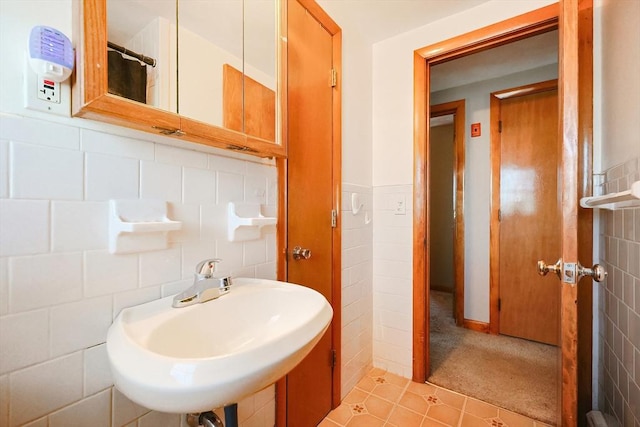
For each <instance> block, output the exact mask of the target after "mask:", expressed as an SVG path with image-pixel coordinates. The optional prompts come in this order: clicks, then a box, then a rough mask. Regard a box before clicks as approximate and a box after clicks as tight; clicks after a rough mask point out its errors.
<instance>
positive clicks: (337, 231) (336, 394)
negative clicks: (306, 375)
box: [276, 0, 342, 427]
mask: <svg viewBox="0 0 640 427" xmlns="http://www.w3.org/2000/svg"><path fill="white" fill-rule="evenodd" d="M289 1H298V3H300V4H301V5H302V7H304V8H305V9H306V10H307V12H308V13H309V14H311V15H312V16H313V17H314V18H315V19H316V20H317V21H318V22H319V23H320V24H321V25H322V26H323V27H324V29H325V30H327V32H328V33H329V34H331V36H332V47H333V49H332V54H333V57H332V62H333V68H334V70H335V71H336V73H337V76H338V78H337V79H336V85H335V86H334V87H333V92H332V93H333V99H332V111H333V116H332V122H333V129H332V151H333V160H332V169H333V172H332V182H331V187H332V189H333V206H332V209H334V210H335V211H336V212H337V213H338V216H337V224H336V227H335V228H333V235H332V250H331V260H332V261H331V263H332V273H331V276H332V279H331V281H332V283H331V293H332V301H330V302H331V306H332V308H333V319H332V321H331V326H330V328H331V336H332V343H331V344H332V347H333V349H334V350H335V355H336V358H335V366H334V367H333V375H332V379H331V380H332V390H331V407H332V409H333V408H336V407H338V405H339V404H340V399H341V386H342V384H341V378H342V375H341V374H342V372H341V362H342V346H341V342H342V237H341V236H342V217H341V211H340V207H341V196H342V78H341V77H342V29H341V28H340V27H339V26H338V24H336V23H335V21H334V20H333V19H332V18H331V17H330V16H329V15H328V14H327V13H326V12H325V11H324V10H323V9H322V8H321V7H320V5H318V3H316V2H315V0H289ZM281 3H282V4H283V5H285V7H286V3H287V2H286V1H283V2H281ZM285 18H286V17H285ZM283 22H284V23H283V25H284V29H283V30H284V33H283V34H284V36H285V37H286V35H287V33H286V22H287V21H286V19H284V20H283ZM283 51H284V52H283V55H286V49H283ZM282 62H283V63H284V64H285V66H286V59H285V60H283V61H282ZM284 75H286V73H285V74H284ZM327 80H328V77H327ZM283 87H285V88H286V84H285V85H283ZM285 96H286V95H285ZM282 117H283V121H282V122H283V128H282V132H283V136H284V134H287V131H288V127H287V111H286V110H285V111H283V112H282ZM287 139H288V138H287ZM288 143H293V141H291V140H290V139H288ZM287 162H288V160H287V158H277V159H276V168H277V171H278V224H277V231H276V235H277V236H276V239H277V243H276V246H277V254H278V255H277V261H276V262H277V277H278V280H283V281H286V280H287V227H288V207H287V194H288V181H287V176H288V175H287V168H288V163H287ZM286 425H287V382H286V377H284V378H282V379H280V380H279V381H278V382H277V383H276V426H278V427H285V426H286Z"/></svg>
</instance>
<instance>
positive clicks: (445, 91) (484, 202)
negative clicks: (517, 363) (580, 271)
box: [414, 12, 558, 423]
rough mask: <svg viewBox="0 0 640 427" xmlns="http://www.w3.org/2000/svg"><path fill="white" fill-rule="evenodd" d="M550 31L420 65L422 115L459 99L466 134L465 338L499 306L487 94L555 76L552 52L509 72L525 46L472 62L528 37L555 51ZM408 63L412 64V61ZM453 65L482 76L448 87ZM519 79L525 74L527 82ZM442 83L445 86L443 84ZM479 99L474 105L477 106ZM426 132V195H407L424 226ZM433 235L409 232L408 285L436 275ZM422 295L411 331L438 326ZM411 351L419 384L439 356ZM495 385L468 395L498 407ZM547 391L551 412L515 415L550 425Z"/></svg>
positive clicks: (431, 201) (537, 26) (482, 327)
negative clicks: (415, 250)
mask: <svg viewBox="0 0 640 427" xmlns="http://www.w3.org/2000/svg"><path fill="white" fill-rule="evenodd" d="M549 15H550V16H553V13H552V12H550V13H549ZM536 18H540V16H537V17H536ZM521 24H522V23H521V22H520V25H521ZM556 28H557V22H554V21H553V18H549V19H540V20H537V21H536V22H535V23H533V22H531V23H528V24H527V26H526V29H523V28H519V31H522V32H521V33H520V34H518V35H517V36H514V35H513V34H514V33H511V37H505V36H503V37H505V38H504V39H502V40H500V41H499V42H495V38H496V37H499V35H497V34H492V35H491V36H490V37H489V36H486V35H485V37H484V38H482V37H481V38H480V40H482V41H481V42H478V43H479V44H482V43H484V45H482V46H481V47H480V49H479V50H481V51H482V52H481V53H478V52H476V47H477V46H473V43H471V44H470V45H471V46H472V47H467V46H465V47H463V48H457V49H458V50H456V49H453V48H451V45H450V46H448V47H449V49H451V51H449V52H447V51H446V50H445V53H444V54H443V56H442V57H439V58H438V59H434V60H433V63H431V62H429V61H427V67H426V70H425V71H426V73H425V76H424V78H425V80H426V82H425V87H426V88H428V91H429V95H430V96H429V102H430V104H431V106H430V107H429V108H425V117H430V116H431V112H432V111H433V109H434V108H436V105H439V104H440V103H445V102H450V101H451V100H452V99H464V100H466V114H467V116H466V117H467V120H466V122H464V123H463V124H462V126H463V128H462V132H463V133H464V132H465V131H468V133H467V135H466V137H465V139H466V148H465V150H464V154H465V156H466V162H465V163H464V164H463V171H464V178H463V180H464V181H463V182H462V188H463V190H464V195H465V196H464V202H463V206H464V208H465V209H464V212H465V217H466V221H465V224H464V226H465V228H466V230H467V231H468V233H466V235H465V236H464V237H463V238H462V242H461V243H462V247H464V250H463V252H462V254H463V261H462V262H461V263H460V264H459V266H460V267H461V270H462V275H463V277H464V280H465V281H466V286H465V287H464V288H463V292H462V293H461V294H462V296H463V297H462V300H461V301H460V302H461V304H460V305H461V306H462V309H461V314H460V316H457V317H456V322H455V323H456V324H457V325H464V326H466V327H467V328H465V329H466V331H464V332H465V333H469V332H470V331H469V330H468V329H471V330H472V331H481V332H485V333H489V332H494V331H493V330H492V328H491V326H492V324H491V319H490V311H491V309H492V308H493V306H494V304H499V301H495V302H494V301H493V299H492V298H491V295H490V287H489V282H490V273H491V271H490V256H489V254H490V253H492V252H493V251H494V250H497V249H498V248H494V247H493V246H491V244H490V231H491V232H492V230H490V220H491V218H490V212H491V195H492V183H491V159H492V155H491V149H490V148H491V133H492V132H491V129H492V122H491V121H490V120H489V101H490V94H491V93H492V92H496V91H498V90H504V89H508V88H511V87H515V86H519V85H523V84H527V83H532V82H536V81H540V80H547V79H550V78H556V77H557V73H558V63H557V53H556V54H554V55H553V61H552V63H542V64H540V63H536V64H532V63H529V64H526V65H523V66H522V68H515V67H514V66H513V65H512V64H511V63H510V62H509V61H507V59H509V60H510V59H511V56H515V54H514V53H513V52H514V50H515V51H516V52H517V51H518V50H520V51H522V52H531V49H530V48H529V47H530V46H529V47H527V48H518V47H516V48H515V49H514V50H512V51H511V53H506V54H505V53H504V52H501V55H502V57H500V56H498V57H495V56H494V57H493V59H492V61H493V63H491V64H490V65H489V66H483V65H479V64H480V62H481V60H480V59H478V58H480V57H481V56H483V55H484V56H489V55H491V54H492V51H500V50H502V51H504V50H505V49H506V50H508V49H513V45H514V44H515V43H516V42H517V43H525V44H526V43H529V44H531V40H534V39H541V38H542V39H544V38H545V37H546V38H547V39H552V42H551V44H552V45H553V46H554V47H555V48H556V49H557V46H558V41H557V33H555V32H553V30H555V29H556ZM510 31H513V29H510ZM502 34H504V33H502ZM492 38H494V42H495V43H491V42H488V41H487V40H488V39H492ZM547 41H548V40H547ZM467 42H468V41H467ZM425 50H427V48H425ZM431 51H435V49H431ZM529 56H533V55H529ZM505 58H506V59H505ZM416 59H417V60H418V58H416ZM505 63H506V64H505ZM455 67H458V68H464V69H465V70H473V71H474V72H477V71H478V69H479V68H483V69H482V70H481V71H482V72H483V73H487V70H489V71H488V74H482V75H481V76H480V78H478V76H473V77H472V79H475V80H470V81H466V82H463V83H460V82H453V83H452V82H451V81H447V79H449V80H451V79H452V78H453V77H454V76H455V75H456V72H454V68H455ZM439 68H442V70H443V72H440V73H439ZM500 68H504V69H505V70H502V69H500ZM539 68H544V69H542V70H539ZM530 69H536V71H535V72H529V70H530ZM550 70H551V72H552V74H545V73H548V72H549V71H550ZM527 74H533V77H532V76H530V75H527ZM540 75H542V76H543V77H542V78H540V77H539V76H540ZM443 76H444V77H443ZM418 77H419V75H418V74H416V79H417V78H418ZM523 79H525V80H523ZM526 79H529V80H526ZM442 81H445V83H444V84H445V87H442ZM479 82H480V83H479ZM446 85H449V86H446ZM473 86H476V89H477V87H478V86H483V87H482V90H483V92H479V91H478V90H476V92H473ZM469 91H471V92H472V93H471V95H470V94H469ZM480 99H481V101H479V100H480ZM434 104H436V105H434ZM417 108H418V106H417V105H416V109H417ZM416 116H418V114H416ZM417 130H418V129H417ZM433 131H434V129H433V128H427V129H425V133H426V135H416V141H418V138H424V140H426V141H427V144H426V146H425V147H424V149H425V152H424V154H421V153H417V156H416V157H419V156H420V155H422V156H424V157H426V165H425V169H426V170H425V175H426V182H427V185H426V188H427V189H428V191H427V192H426V194H423V195H421V196H419V194H418V189H417V188H416V194H415V198H416V200H417V202H416V203H415V206H416V207H417V210H418V211H419V210H420V208H421V207H422V206H425V210H424V212H422V214H423V215H424V217H423V218H424V221H425V222H426V223H427V224H432V220H433V218H434V216H436V217H437V216H438V213H441V212H438V211H439V210H440V209H441V208H442V207H441V206H440V204H439V203H438V202H437V200H436V199H435V198H434V196H435V194H434V193H433V191H432V188H433V184H434V181H436V180H435V179H434V176H433V173H432V168H433V167H435V166H436V163H437V161H436V159H434V158H432V157H431V156H432V153H433V147H432V146H431V145H432V144H433V142H434V136H437V135H436V133H434V132H433ZM472 131H474V136H471V132H472ZM419 148H420V147H418V146H416V149H417V150H418V149H419ZM416 166H418V162H416ZM416 186H417V184H416ZM420 197H422V198H424V199H425V200H424V205H423V204H422V203H420V201H419V198H420ZM419 214H420V212H416V216H418V217H419V216H420V215H419ZM415 220H416V218H415V217H414V222H415ZM438 231H441V230H436V229H433V227H431V228H429V229H427V230H425V232H424V235H420V232H421V230H420V227H418V228H417V229H415V234H414V238H415V241H414V242H416V244H415V245H414V247H418V244H417V242H418V241H419V239H420V240H422V241H425V242H426V245H425V246H423V247H424V249H425V252H424V254H425V255H426V256H428V257H429V258H428V259H426V258H425V259H424V260H423V263H422V265H420V261H417V262H415V263H414V280H416V278H419V279H418V280H420V281H424V283H427V284H429V285H428V286H427V287H426V289H427V290H429V289H430V287H431V281H432V280H433V271H434V270H438V269H440V268H441V267H442V263H441V262H438V261H437V260H435V259H433V258H434V257H433V255H432V253H433V252H434V251H436V250H439V249H440V246H439V245H438V243H436V240H435V239H436V238H437V234H438ZM417 256H418V254H416V257H417ZM534 265H535V264H534ZM534 274H535V270H534ZM423 297H424V303H423V304H424V306H425V307H424V309H425V311H426V312H427V313H428V316H429V317H427V316H426V315H425V316H424V320H421V319H417V318H415V317H414V328H415V326H416V323H418V322H422V321H424V322H426V323H427V324H428V325H429V326H428V327H434V326H435V327H436V328H437V327H438V323H437V321H436V325H431V324H430V321H431V320H432V319H435V317H434V315H437V311H438V310H437V307H436V309H433V308H434V304H433V303H436V302H438V301H435V298H434V301H431V298H430V296H429V291H427V292H425V293H424V294H423ZM417 304H420V302H419V301H414V313H415V312H416V308H417ZM430 307H431V308H432V310H430ZM432 311H433V313H432ZM427 313H425V314H427ZM440 326H442V325H440ZM454 326H455V325H454ZM419 327H420V324H418V328H419ZM428 327H427V328H425V329H424V331H425V335H427V336H426V337H425V338H426V339H425V341H427V342H429V340H430V338H431V337H430V334H429V332H428ZM418 328H415V329H418ZM459 329H461V328H459ZM496 333H497V331H496ZM434 335H435V334H434ZM450 335H452V334H450ZM479 335H480V338H481V339H480V340H479V343H480V344H478V345H480V346H482V345H485V344H486V343H488V342H490V341H486V340H485V339H484V338H487V339H491V338H497V337H490V336H488V335H484V334H479ZM500 338H505V340H502V341H501V342H500V344H499V346H500V347H505V346H506V344H505V343H504V342H505V341H506V337H500ZM494 341H495V340H494ZM414 342H415V341H414ZM449 344H451V343H449ZM416 347H418V346H414V360H426V364H425V366H426V368H425V372H424V375H425V379H426V378H429V380H430V381H432V377H430V376H429V374H430V373H431V372H429V370H428V369H429V367H431V368H432V369H436V368H437V366H434V364H435V363H440V360H436V359H437V358H436V357H434V356H440V355H438V354H436V353H434V355H433V356H431V355H430V354H429V351H432V352H433V351H434V349H433V348H429V349H427V350H426V351H425V354H422V355H420V354H419V351H420V349H419V348H418V349H416ZM416 350H417V352H416ZM490 351H491V348H490V346H488V347H487V348H486V352H485V353H486V354H487V356H486V358H487V359H490V358H491V357H490V355H489V353H488V352H490ZM556 351H557V350H555V349H553V350H552V352H550V353H549V354H550V357H548V359H550V360H551V363H552V366H551V369H548V371H549V373H550V376H551V377H550V378H548V377H545V378H546V379H548V380H549V381H547V383H551V384H552V383H553V382H554V380H555V373H556V371H557V369H556V357H555V352H556ZM467 353H469V352H467ZM452 354H453V353H451V354H450V355H449V356H451V355H452ZM482 357H485V356H479V358H482ZM432 358H433V359H432ZM480 362H481V360H479V359H477V364H480ZM463 363H467V365H466V366H464V365H463V366H459V367H458V368H457V372H456V374H459V373H460V372H462V371H465V370H469V365H471V364H473V363H474V361H473V360H468V359H467V361H466V362H463ZM487 363H488V365H487V366H491V367H495V365H496V364H495V363H494V362H492V361H491V360H488V362H487ZM522 366H523V365H521V368H520V369H526V366H525V367H524V368H523V367H522ZM414 368H416V366H415V365H414ZM416 373H418V374H420V373H419V372H416V370H414V379H416V378H415V376H416ZM436 373H437V372H436ZM516 374H519V373H516ZM480 376H481V375H480ZM416 380H418V379H416ZM433 382H435V383H436V384H438V385H442V384H439V383H438V382H436V381H435V380H433ZM525 386H526V385H525ZM496 387H498V388H499V385H496V384H494V383H491V382H490V381H488V382H487V384H486V390H485V393H484V394H482V392H480V395H478V394H476V395H475V396H474V397H478V398H480V399H482V398H484V400H488V401H490V402H491V403H497V404H499V406H505V405H504V404H501V403H502V402H499V401H498V402H496V401H495V400H494V401H492V400H490V399H486V398H487V392H489V391H490V390H491V389H493V388H496ZM481 389H482V387H481ZM454 390H455V388H454ZM457 391H463V392H465V391H466V390H457ZM511 394H515V393H511ZM543 394H544V393H543ZM548 394H550V395H551V398H550V401H545V402H542V406H545V405H546V406H551V411H550V412H549V413H547V414H546V415H543V416H541V415H538V414H532V413H531V412H527V411H525V410H524V409H522V410H520V411H518V412H521V413H523V414H525V415H528V416H532V415H533V416H534V418H538V419H541V418H544V421H546V422H549V423H554V422H555V414H556V412H555V409H556V408H555V402H556V398H555V395H556V393H555V387H553V386H551V393H548ZM472 396H473V395H472ZM545 397H547V398H548V397H549V396H545ZM520 403H522V404H523V407H524V408H526V403H524V402H520ZM514 409H515V408H514Z"/></svg>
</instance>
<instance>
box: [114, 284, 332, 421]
mask: <svg viewBox="0 0 640 427" xmlns="http://www.w3.org/2000/svg"><path fill="white" fill-rule="evenodd" d="M172 301H173V296H171V297H166V298H162V299H159V300H156V301H152V302H149V303H146V304H142V305H138V306H135V307H130V308H126V309H124V310H122V312H121V313H120V314H119V315H118V317H117V318H116V319H115V320H114V322H113V324H112V325H111V327H110V328H109V333H108V334H107V354H108V356H109V362H110V364H111V370H112V373H113V380H114V384H115V386H116V388H117V389H118V390H120V391H121V392H122V393H123V394H124V395H125V396H127V397H128V398H129V399H131V400H132V401H134V402H136V403H138V404H140V405H142V406H144V407H147V408H149V409H154V410H158V411H162V412H173V413H188V412H204V411H208V410H211V409H214V408H219V407H222V406H224V405H227V404H231V403H236V402H238V401H239V400H240V399H242V398H243V397H245V396H248V395H250V394H252V393H254V392H257V391H259V390H261V389H262V388H264V387H266V386H268V385H270V384H272V383H274V382H275V381H277V380H278V379H280V378H282V377H283V376H284V375H286V374H287V373H288V372H289V371H290V370H291V369H293V368H294V367H295V366H296V365H297V364H298V363H299V362H300V361H302V359H303V358H304V357H305V356H306V355H307V354H308V353H309V351H311V349H312V348H313V347H314V346H315V344H316V343H317V342H318V341H319V340H320V338H321V337H322V334H323V333H324V331H326V329H327V327H328V326H329V322H330V321H331V318H332V316H333V310H332V309H331V306H330V305H329V303H328V302H327V300H326V299H325V298H324V296H322V295H321V294H320V293H318V292H316V291H314V290H313V289H310V288H306V287H304V286H299V285H294V284H292V283H285V282H277V281H273V280H263V279H249V278H234V279H233V286H232V287H231V291H230V292H229V293H228V294H226V295H224V296H222V297H220V298H218V299H215V300H211V301H208V302H205V303H202V304H194V305H192V306H188V307H183V308H173V307H172V306H171V303H172Z"/></svg>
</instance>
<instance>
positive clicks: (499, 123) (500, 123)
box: [498, 120, 502, 133]
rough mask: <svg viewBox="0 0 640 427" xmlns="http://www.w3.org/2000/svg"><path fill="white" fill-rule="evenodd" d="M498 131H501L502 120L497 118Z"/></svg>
mask: <svg viewBox="0 0 640 427" xmlns="http://www.w3.org/2000/svg"><path fill="white" fill-rule="evenodd" d="M498 133H502V120H498Z"/></svg>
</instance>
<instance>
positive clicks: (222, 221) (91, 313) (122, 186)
mask: <svg viewBox="0 0 640 427" xmlns="http://www.w3.org/2000/svg"><path fill="white" fill-rule="evenodd" d="M65 123H66V124H65ZM65 123H62V124H61V123H51V122H48V121H45V120H39V119H34V118H21V117H16V116H10V115H0V426H3V427H4V426H10V427H13V426H22V425H25V426H27V425H28V426H47V425H48V426H49V427H58V426H60V427H62V426H79V425H92V426H105V427H110V426H123V425H130V426H135V427H146V426H154V427H156V426H167V427H180V426H182V427H184V426H185V425H186V424H185V423H184V421H183V420H182V417H181V416H179V415H176V414H164V413H160V412H153V411H151V412H150V411H149V410H148V409H146V408H142V407H140V406H139V405H136V404H135V403H133V402H131V401H129V400H128V399H127V398H126V397H125V396H123V395H121V394H120V393H119V392H117V391H116V390H115V389H114V388H113V386H112V385H113V383H112V379H111V373H110V371H109V365H108V361H107V355H106V350H105V344H104V342H105V339H106V334H107V330H108V327H109V325H110V324H111V322H112V321H113V318H114V317H115V316H116V315H117V314H118V313H119V312H120V310H121V309H123V308H125V307H129V306H131V305H136V304H140V303H144V302H147V301H151V300H155V299H158V298H160V297H162V296H167V295H171V294H173V293H176V292H178V291H181V290H183V289H184V288H186V287H187V286H189V285H190V284H191V281H192V279H193V271H194V268H195V265H196V264H197V263H198V262H199V261H201V260H203V259H205V258H210V257H219V258H222V259H223V262H222V263H221V265H220V270H221V271H224V272H226V273H229V274H232V275H234V276H239V275H243V276H251V277H262V278H270V279H274V278H275V277H276V255H275V254H276V239H275V233H274V229H273V228H272V229H271V230H266V229H265V232H264V233H263V235H262V238H261V239H260V240H257V241H251V242H239V243H236V242H233V243H231V242H228V241H227V227H226V223H227V202H229V201H234V202H256V203H263V204H269V206H268V208H269V209H271V210H272V211H273V212H272V213H273V214H275V211H276V204H277V173H276V169H275V167H274V166H273V164H272V163H271V162H268V161H267V162H263V163H256V162H261V161H260V160H259V159H253V158H250V157H239V158H226V157H222V156H219V155H215V154H211V153H208V152H204V151H202V152H201V151H194V150H189V149H184V148H177V147H174V146H168V145H163V144H161V143H158V142H153V141H158V137H157V136H153V137H149V136H146V135H145V134H142V133H138V132H134V131H125V133H126V134H127V135H131V136H122V135H115V134H112V133H111V132H112V131H115V130H116V129H117V128H112V127H109V126H107V125H104V132H101V131H98V130H93V129H85V128H84V127H83V126H84V125H83V124H82V121H80V120H78V121H76V120H67V121H65ZM92 127H95V126H92ZM117 132H118V133H122V132H123V131H122V130H117ZM195 148H196V147H194V149H195ZM113 198H124V199H138V198H145V199H161V200H166V201H167V202H169V216H170V218H172V219H176V220H180V221H183V223H184V224H183V225H184V226H183V229H182V230H180V231H176V232H171V233H170V245H169V248H168V249H166V250H159V251H153V252H144V253H133V254H124V255H113V254H110V253H109V251H108V209H109V205H108V200H109V199H113ZM230 321H233V319H230ZM274 393H275V389H274V387H269V388H267V389H265V390H264V391H261V392H259V393H257V394H256V395H254V396H250V397H248V398H247V399H245V400H243V401H242V402H240V414H241V415H240V421H241V423H240V425H241V426H243V427H266V426H273V425H274V420H275V400H274Z"/></svg>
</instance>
